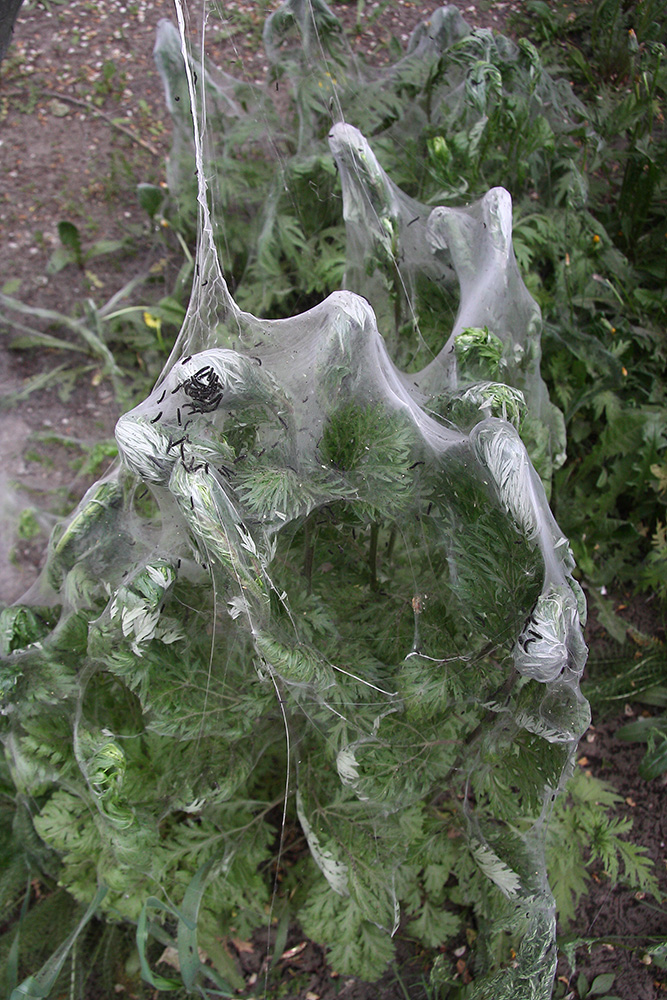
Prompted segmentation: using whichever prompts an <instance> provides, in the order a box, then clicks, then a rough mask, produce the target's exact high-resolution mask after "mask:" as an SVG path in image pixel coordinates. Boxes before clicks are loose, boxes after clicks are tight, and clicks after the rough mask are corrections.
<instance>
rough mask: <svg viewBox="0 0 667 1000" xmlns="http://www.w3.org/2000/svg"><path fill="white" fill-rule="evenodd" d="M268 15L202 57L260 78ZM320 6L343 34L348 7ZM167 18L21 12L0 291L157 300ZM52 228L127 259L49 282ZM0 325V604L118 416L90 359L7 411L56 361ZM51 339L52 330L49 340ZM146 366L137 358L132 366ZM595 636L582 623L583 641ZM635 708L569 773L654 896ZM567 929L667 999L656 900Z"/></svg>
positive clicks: (162, 258)
mask: <svg viewBox="0 0 667 1000" xmlns="http://www.w3.org/2000/svg"><path fill="white" fill-rule="evenodd" d="M271 6H272V4H271V3H269V2H264V0H257V2H252V0H245V2H241V0H228V2H227V4H226V12H227V14H228V16H229V17H230V19H232V20H234V18H236V22H235V23H237V24H238V25H239V28H238V30H236V31H235V32H234V33H233V34H232V35H231V37H230V38H229V39H228V40H227V42H225V43H222V44H220V46H219V47H218V49H217V51H216V61H217V62H218V63H219V64H220V65H222V66H223V67H224V68H225V69H226V70H227V71H229V72H231V73H233V74H234V75H237V76H239V75H242V74H243V75H245V77H246V78H248V79H250V80H253V81H257V82H262V81H263V80H264V78H265V75H266V72H267V65H266V62H265V60H264V58H263V54H262V50H261V25H262V23H263V18H264V14H265V11H266V10H267V9H269V8H270V7H271ZM273 6H275V4H273ZM333 6H334V9H335V12H336V14H337V15H338V16H339V17H341V18H342V19H343V20H344V21H345V22H346V24H347V25H349V26H351V27H353V26H354V24H355V21H356V18H357V4H356V3H354V2H348V3H342V2H340V3H334V5H333ZM362 6H363V5H362ZM437 6H438V3H437V2H434V0H425V2H422V3H411V2H408V0H391V2H389V3H387V4H386V5H382V4H378V3H366V5H365V7H364V12H363V17H362V20H361V31H360V33H359V34H358V35H357V36H356V39H355V43H354V44H355V45H357V46H359V48H362V49H364V50H365V51H366V52H370V53H373V54H374V57H375V58H376V60H377V61H378V62H382V61H383V60H384V59H386V58H387V56H388V44H389V40H390V38H391V36H392V35H395V36H396V37H398V38H399V40H401V42H403V43H405V41H406V40H407V38H408V36H409V33H410V31H411V30H412V28H413V27H414V26H415V25H416V24H417V23H418V22H419V21H420V20H422V19H423V18H424V17H425V16H427V15H428V14H429V13H430V12H432V11H433V10H434V9H435V8H436V7H437ZM521 6H522V3H521V2H519V0H517V2H515V3H509V2H506V3H502V2H494V0H474V2H471V3H469V4H468V5H462V6H461V9H462V12H463V14H464V16H465V17H466V19H467V20H468V21H469V23H471V24H472V25H476V26H482V27H491V28H495V29H498V30H503V31H505V32H506V33H507V32H508V31H509V30H510V29H509V28H508V23H507V22H508V16H509V15H510V14H511V13H512V12H513V11H516V10H517V9H519V8H520V7H521ZM378 11H379V12H380V13H379V14H378ZM163 17H171V18H173V10H172V5H171V2H170V0H135V2H130V0H95V2H92V0H71V2H65V0H41V2H38V0H26V2H25V3H24V6H23V8H22V10H21V12H20V14H19V19H18V21H17V24H16V30H15V35H14V40H13V44H12V47H11V48H10V51H9V54H8V57H7V59H6V60H5V62H4V63H3V65H2V66H1V67H0V163H1V165H2V178H3V181H2V187H1V188H0V234H1V239H0V291H4V292H5V293H6V294H11V295H15V296H17V297H18V298H20V299H21V300H22V301H23V302H24V303H26V304H28V305H30V306H39V307H42V308H49V309H56V310H59V311H61V312H64V313H70V312H71V310H72V309H73V308H74V304H75V303H76V302H81V301H83V300H85V299H86V298H87V297H89V298H91V299H93V300H94V301H95V302H96V303H97V304H98V305H99V304H101V303H102V302H104V301H105V300H106V299H108V298H109V297H110V296H111V295H113V294H114V293H115V292H116V291H117V290H118V289H119V288H121V287H122V286H123V285H124V284H125V283H126V282H127V281H128V280H130V279H131V278H132V277H134V276H136V275H137V274H141V273H147V272H149V271H150V270H151V269H153V271H154V273H155V280H154V282H153V285H152V291H153V294H154V295H155V296H156V297H159V296H160V295H161V294H164V293H165V292H166V291H167V290H168V288H169V283H170V280H173V272H172V271H170V268H171V267H172V264H171V260H172V259H173V256H174V255H173V254H171V248H170V246H169V243H168V239H167V242H165V239H166V237H165V234H164V233H161V232H157V231H156V230H155V228H154V227H153V226H152V225H151V224H150V223H149V222H148V220H147V218H146V215H145V213H144V212H143V210H142V209H141V208H140V206H139V203H138V200H137V197H136V185H137V184H138V183H140V182H146V181H148V182H151V183H156V184H159V183H160V182H163V181H164V176H165V157H166V155H167V153H168V150H169V144H170V122H169V116H168V114H167V111H166V108H165V106H164V101H163V95H162V87H161V83H160V79H159V77H158V74H157V71H156V69H155V67H154V64H153V59H152V48H153V43H154V38H155V30H156V27H157V23H158V21H159V20H160V18H163ZM61 220H66V221H69V222H72V223H74V224H75V225H76V226H77V227H78V228H79V231H80V233H81V235H82V244H83V250H84V254H85V253H86V252H87V251H89V250H92V249H93V248H94V245H95V243H96V242H97V241H99V240H101V239H117V240H123V241H124V243H125V246H124V249H123V251H122V252H121V253H117V254H113V255H109V256H90V257H89V258H88V259H87V260H86V261H85V263H84V265H83V266H82V267H78V266H77V265H76V264H71V265H69V266H67V267H65V268H64V269H63V270H61V271H59V272H57V273H51V272H50V271H49V268H48V265H49V261H50V259H51V257H52V254H53V252H54V250H55V249H56V248H57V247H58V246H59V239H58V233H57V224H58V222H59V221H61ZM170 254H171V256H170ZM2 318H3V317H2V315H1V314H0V337H1V338H2V339H1V341H0V396H2V399H3V401H4V405H2V406H0V455H1V457H2V466H1V467H0V528H1V530H0V602H1V601H4V602H6V603H10V602H11V601H13V600H16V599H17V598H18V597H19V596H20V595H21V594H22V593H23V592H24V591H25V590H26V589H27V587H28V586H29V585H30V584H31V583H32V582H33V580H34V579H35V577H36V575H37V572H38V570H39V567H40V564H41V561H42V558H43V551H44V541H45V538H46V535H47V533H48V530H49V528H50V526H51V524H52V523H53V519H54V517H55V516H56V515H57V514H59V513H62V512H64V510H66V509H67V508H68V507H71V505H72V504H73V503H75V502H76V500H77V498H78V497H80V496H81V494H82V493H83V491H84V489H85V488H86V486H87V485H88V484H89V483H90V482H91V481H92V479H93V478H94V477H95V474H96V473H97V474H99V472H100V471H101V469H102V468H103V463H102V464H101V465H100V466H99V467H98V468H97V469H96V470H94V471H92V472H91V471H89V472H82V471H81V464H82V461H83V459H85V457H86V456H87V455H89V453H90V449H91V448H92V446H93V445H94V444H95V443H96V442H99V441H100V440H105V439H111V438H112V435H113V427H114V424H115V421H116V419H117V417H118V415H119V413H118V404H117V403H116V401H115V398H114V394H113V392H112V389H111V386H110V385H109V383H108V382H107V381H106V380H105V379H103V378H101V372H100V368H99V366H95V364H94V363H93V364H92V366H91V367H90V368H89V370H87V371H86V372H85V373H84V374H82V376H81V377H80V378H79V379H78V380H77V382H76V383H74V384H73V385H70V386H66V387H64V388H63V386H62V385H61V386H58V385H57V384H54V385H51V386H47V387H46V388H43V389H39V390H37V391H35V392H33V393H31V394H30V395H27V396H26V397H25V398H23V399H20V398H19V399H18V400H17V399H16V394H17V393H20V392H21V391H22V390H25V389H26V387H27V385H28V384H29V383H28V382H27V380H28V379H30V378H34V377H35V376H39V375H40V374H44V373H48V372H49V371H51V370H53V368H54V366H55V365H57V364H60V363H61V361H62V356H61V353H60V352H56V351H54V350H52V349H46V348H42V349H40V350H32V351H25V350H20V351H17V350H12V349H11V344H12V341H13V339H14V338H15V336H16V331H12V330H10V329H9V327H8V326H6V325H3V324H2ZM46 328H47V327H46V326H42V329H46ZM50 332H51V333H55V334H56V335H59V336H62V332H61V331H58V330H57V329H53V328H51V330H50ZM83 360H84V361H86V363H89V359H85V358H84V359H83ZM143 364H144V361H143V359H142V357H141V355H140V354H139V353H138V354H137V357H136V365H137V367H138V368H141V366H142V365H143ZM12 400H14V402H13V405H8V404H11V403H12ZM45 435H46V437H45ZM77 463H78V468H77ZM26 508H32V509H34V510H35V512H36V518H37V521H38V523H39V526H40V528H41V531H40V532H38V533H36V534H35V533H33V534H32V535H30V532H24V535H27V537H23V538H20V537H18V535H17V525H18V519H19V515H20V514H21V512H22V511H24V510H25V509H26ZM624 613H625V614H630V615H631V616H632V620H634V621H635V623H636V624H637V627H639V628H642V629H643V630H644V631H649V632H650V633H652V634H654V635H658V637H662V639H663V640H664V630H663V631H662V633H660V628H661V627H662V625H663V623H662V622H661V620H660V617H659V615H656V614H655V613H654V612H653V611H652V609H651V608H648V610H647V607H646V605H645V604H644V603H643V602H638V603H636V604H635V605H634V606H631V607H630V610H629V611H627V610H626V611H625V612H624ZM640 619H641V621H640ZM606 641H607V640H606V639H605V636H604V633H603V631H602V630H601V628H600V626H599V625H598V624H597V622H596V620H595V619H593V622H592V625H591V626H590V628H589V642H591V643H592V644H594V645H595V644H602V645H603V644H604V643H605V642H606ZM601 648H602V646H601ZM642 711H645V708H644V706H641V705H629V706H621V708H620V714H617V715H616V716H614V717H610V718H598V719H595V720H594V727H592V728H591V730H590V732H589V733H588V734H587V736H586V737H585V738H584V741H583V742H582V748H581V754H580V759H583V760H584V763H582V764H581V766H584V767H586V768H589V769H590V770H591V771H592V772H593V773H594V774H595V775H597V776H600V777H604V778H605V779H606V780H608V781H609V782H611V783H612V784H613V785H614V786H615V787H616V788H617V789H618V792H619V794H620V795H621V796H622V798H623V805H622V806H621V808H620V809H619V814H620V815H626V814H627V815H629V816H631V817H632V819H633V821H634V831H633V839H635V840H636V841H637V842H639V843H641V844H643V845H645V846H646V848H647V850H648V852H649V854H650V856H651V857H652V858H653V860H654V862H655V865H656V872H657V873H658V876H659V878H660V880H661V885H662V889H663V892H665V893H666V894H667V872H666V868H665V865H666V861H665V859H666V857H667V852H666V850H665V843H666V842H667V819H666V816H665V806H664V801H665V787H664V781H663V780H661V779H658V780H655V781H653V782H645V781H643V780H642V779H641V778H640V777H639V774H638V771H637V767H638V764H639V761H640V760H641V756H642V753H643V749H642V748H641V747H636V746H633V745H628V744H624V743H621V742H620V741H619V740H618V739H617V738H616V736H615V732H616V730H617V729H618V727H619V725H620V724H622V723H623V722H625V721H627V718H628V716H629V715H630V714H631V713H641V712H642ZM568 933H569V934H570V935H573V934H574V935H575V936H576V937H581V938H597V939H598V943H597V944H596V945H594V946H592V947H591V953H590V954H588V951H587V950H586V949H585V948H584V949H580V951H579V952H578V961H579V969H578V971H581V970H583V972H584V973H585V976H586V979H587V981H588V983H590V982H591V981H592V979H593V977H594V976H595V975H598V974H599V973H601V972H613V973H614V975H615V981H614V984H613V988H612V990H611V992H612V993H613V994H614V995H615V996H619V997H621V998H623V1000H649V998H654V997H658V996H661V995H662V994H663V992H664V991H666V990H667V972H666V971H665V970H662V969H659V968H657V967H656V966H655V965H653V964H649V963H648V962H647V960H646V947H647V943H648V941H649V939H651V938H653V937H663V938H664V937H665V936H667V916H666V914H665V910H664V909H663V908H662V907H661V906H660V905H658V903H656V901H654V900H651V899H647V898H640V896H639V895H638V894H633V893H632V892H630V891H629V890H627V889H625V888H624V887H623V886H612V885H610V883H609V881H608V879H606V878H605V876H604V874H603V873H596V874H595V876H594V879H593V881H592V883H591V892H590V894H589V895H588V896H587V897H586V898H585V899H584V900H583V901H582V903H581V906H580V907H579V911H578V915H577V921H576V925H575V927H574V928H571V929H570V930H569V932H568ZM265 948H266V943H265V942H264V944H263V945H262V944H261V943H260V942H259V941H256V942H254V943H253V944H251V945H250V947H249V948H248V947H245V948H240V949H239V950H238V959H239V963H240V966H241V968H242V969H243V971H244V974H245V975H246V978H247V981H248V983H249V985H252V983H253V982H256V981H257V977H258V976H260V975H261V973H262V961H263V955H265V954H266V950H265ZM466 954H467V953H463V952H461V953H459V952H457V955H456V956H454V955H452V956H451V957H452V960H453V962H454V964H455V965H456V962H457V961H458V963H459V966H458V967H459V969H460V976H461V980H462V981H467V979H466V977H468V978H469V971H468V970H467V966H466ZM279 968H280V970H281V974H282V982H283V984H284V992H283V993H282V995H283V996H284V997H286V998H288V1000H290V998H292V1000H306V998H307V1000H315V998H318V1000H330V998H333V997H334V996H335V997H345V998H347V1000H370V998H385V1000H394V998H395V1000H399V998H403V1000H404V998H405V996H406V995H409V996H410V997H412V998H415V1000H417V998H421V997H426V996H427V995H428V994H427V991H426V986H425V983H426V982H427V975H428V969H427V966H426V959H425V956H422V955H419V954H414V953H412V952H411V951H410V950H409V948H408V946H407V945H406V946H403V953H402V954H401V965H400V977H398V978H397V975H396V973H395V972H394V971H391V972H389V973H387V975H386V976H385V977H384V979H383V980H381V981H380V982H379V983H376V984H374V985H373V986H368V984H364V983H361V982H359V981H358V980H354V979H351V978H342V977H337V976H336V975H335V974H334V973H332V972H331V970H330V969H329V968H328V966H327V965H326V956H325V954H324V952H323V950H322V949H321V948H319V947H318V946H317V945H314V944H313V943H312V942H308V941H305V940H304V939H303V937H302V936H301V935H300V932H299V930H298V928H293V929H292V931H291V932H290V936H289V938H288V941H287V943H286V945H285V950H284V953H283V958H282V959H281V961H280V963H279ZM253 977H254V978H253ZM559 980H560V981H559V983H558V984H557V989H558V990H559V995H561V996H567V997H571V998H577V997H579V995H580V994H579V992H578V989H577V980H576V976H575V977H572V970H570V969H569V968H568V967H567V965H566V964H565V963H564V962H561V965H560V967H559ZM290 984H293V985H290ZM406 991H407V992H406Z"/></svg>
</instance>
